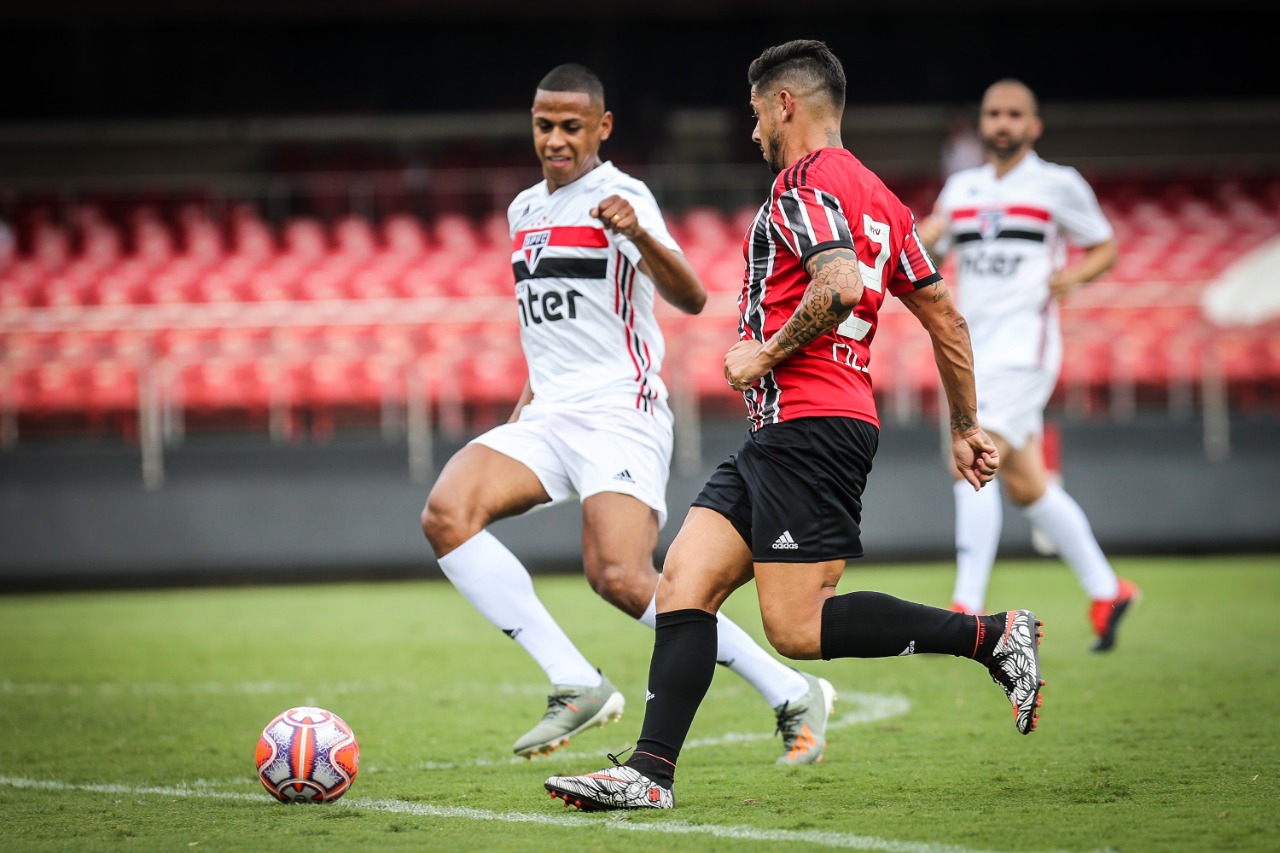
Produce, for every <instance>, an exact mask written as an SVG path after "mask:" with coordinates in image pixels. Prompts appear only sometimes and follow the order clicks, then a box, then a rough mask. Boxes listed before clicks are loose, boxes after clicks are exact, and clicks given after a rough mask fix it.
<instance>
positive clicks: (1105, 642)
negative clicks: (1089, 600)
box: [1089, 578, 1142, 652]
mask: <svg viewBox="0 0 1280 853" xmlns="http://www.w3.org/2000/svg"><path fill="white" fill-rule="evenodd" d="M1141 600H1142V590H1140V589H1138V587H1136V586H1135V585H1134V584H1133V582H1132V581H1127V580H1125V579H1124V578H1120V592H1119V593H1118V594H1117V595H1116V597H1115V598H1112V599H1110V600H1101V601H1095V602H1093V604H1092V606H1091V607H1090V608H1089V621H1091V622H1092V623H1093V632H1094V633H1095V634H1097V635H1098V639H1097V640H1096V641H1095V642H1094V644H1093V650H1094V651H1095V652H1106V651H1110V650H1111V649H1112V648H1113V647H1114V646H1115V644H1116V629H1117V628H1119V627H1120V620H1121V619H1123V618H1124V615H1125V614H1126V613H1127V612H1128V611H1129V609H1130V608H1131V607H1135V606H1136V605H1137V604H1138V602H1139V601H1141Z"/></svg>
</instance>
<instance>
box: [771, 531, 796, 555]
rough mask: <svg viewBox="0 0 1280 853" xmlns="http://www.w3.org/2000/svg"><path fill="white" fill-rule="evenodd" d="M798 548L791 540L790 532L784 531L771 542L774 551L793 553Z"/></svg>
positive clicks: (794, 541)
mask: <svg viewBox="0 0 1280 853" xmlns="http://www.w3.org/2000/svg"><path fill="white" fill-rule="evenodd" d="M799 548H800V546H799V545H797V544H796V540H794V539H792V538H791V531H790V530H784V531H782V535H781V536H779V537H778V538H777V539H775V540H773V550H775V551H795V550H798V549H799Z"/></svg>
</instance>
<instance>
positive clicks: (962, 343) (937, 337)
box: [902, 280, 978, 434]
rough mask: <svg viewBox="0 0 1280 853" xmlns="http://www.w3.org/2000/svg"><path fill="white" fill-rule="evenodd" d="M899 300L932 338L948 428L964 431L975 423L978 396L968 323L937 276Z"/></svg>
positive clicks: (971, 427)
mask: <svg viewBox="0 0 1280 853" xmlns="http://www.w3.org/2000/svg"><path fill="white" fill-rule="evenodd" d="M902 301H903V304H905V305H906V306H907V308H908V309H909V310H910V311H911V313H912V314H914V315H915V316H916V319H917V320H919V321H920V325H922V326H924V328H925V331H927V332H928V333H929V337H930V339H931V340H932V341H933V360H934V361H935V362H936V363H937V366H938V375H939V377H940V378H941V379H942V388H943V391H945V392H946V395H947V410H948V412H950V421H951V430H952V432H954V433H956V434H964V433H966V432H968V431H970V430H973V429H974V428H976V427H977V425H978V396H977V393H976V392H975V390H974V383H973V348H972V347H971V346H970V343H969V324H968V323H966V322H965V319H964V316H963V315H962V314H961V313H960V309H959V308H958V307H957V306H956V304H955V300H953V299H952V298H951V291H949V290H948V289H947V285H946V283H945V282H943V281H941V280H939V281H935V282H934V283H933V284H927V285H925V286H924V287H921V288H919V289H918V290H915V291H912V292H911V293H907V294H904V295H903V297H902Z"/></svg>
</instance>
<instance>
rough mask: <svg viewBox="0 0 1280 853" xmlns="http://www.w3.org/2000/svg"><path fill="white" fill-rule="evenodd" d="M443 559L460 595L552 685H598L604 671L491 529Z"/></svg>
mask: <svg viewBox="0 0 1280 853" xmlns="http://www.w3.org/2000/svg"><path fill="white" fill-rule="evenodd" d="M439 563H440V570H441V571H443V572H444V574H445V577H447V578H448V579H449V581H450V582H451V583H452V584H453V585H454V587H456V588H457V590H458V592H460V593H462V597H463V598H465V599H466V600H467V601H469V602H470V603H471V606H472V607H474V608H475V609H476V610H477V611H479V613H480V615H481V616H483V617H484V618H486V619H488V620H489V622H490V623H492V624H493V626H494V627H495V628H498V629H499V630H501V631H502V632H503V633H504V634H506V635H507V636H509V637H511V639H513V640H515V641H516V642H517V643H519V644H520V647H521V648H523V649H524V650H525V651H526V652H528V653H529V656H530V657H532V658H533V659H534V660H535V661H536V662H537V664H538V666H540V667H542V671H543V672H545V673H546V674H547V678H548V679H550V681H551V683H552V684H572V685H582V686H586V687H595V686H596V685H598V684H599V683H600V673H599V672H598V671H597V670H596V668H595V667H594V666H592V665H591V664H590V663H589V662H588V661H587V659H586V658H585V657H583V656H582V653H581V652H579V651H578V649H577V647H576V646H574V644H573V642H572V641H570V639H569V637H568V636H566V635H565V633H564V631H562V630H561V629H560V626H559V625H557V624H556V621H555V620H554V619H552V618H551V614H550V613H548V612H547V609H546V608H545V607H543V605H542V602H541V601H539V600H538V596H537V593H535V592H534V591H533V578H531V577H529V572H528V570H527V569H525V567H524V566H523V565H522V564H521V563H520V561H519V560H518V559H516V556H515V554H512V553H511V552H510V551H509V550H507V547H506V546H505V545H503V544H502V543H501V542H499V541H498V539H497V537H495V536H494V535H493V534H492V533H490V532H489V531H487V530H481V531H480V532H479V533H477V534H476V535H475V536H472V537H471V538H470V539H468V540H467V541H466V542H463V543H462V544H461V545H459V546H458V547H457V548H455V549H454V550H452V551H450V552H449V553H448V554H445V555H444V556H443V557H441V558H440V560H439Z"/></svg>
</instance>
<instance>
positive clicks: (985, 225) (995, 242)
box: [934, 151, 1113, 373]
mask: <svg viewBox="0 0 1280 853" xmlns="http://www.w3.org/2000/svg"><path fill="white" fill-rule="evenodd" d="M934 213H935V214H937V215H940V216H942V217H943V218H944V219H945V220H946V222H947V230H946V232H945V234H944V236H943V238H942V239H941V240H939V242H938V244H937V246H936V247H935V248H936V249H937V252H938V254H939V256H941V255H943V254H945V253H946V252H947V251H948V250H949V249H951V248H954V249H955V252H956V274H957V278H958V280H957V282H956V289H957V291H958V296H957V299H958V302H959V307H960V311H961V313H962V314H964V317H965V320H966V321H968V324H969V335H970V338H971V340H972V341H973V357H974V367H975V369H976V370H978V371H980V372H981V371H984V370H988V369H992V368H995V369H1008V368H1015V369H1018V368H1040V369H1045V370H1050V371H1053V372H1054V373H1056V372H1057V370H1058V368H1059V366H1060V365H1061V362H1062V331H1061V328H1060V327H1059V325H1058V305H1057V301H1056V300H1054V299H1051V298H1050V296H1049V277H1050V276H1051V275H1052V274H1053V273H1054V272H1055V271H1056V270H1058V269H1059V268H1061V267H1062V266H1063V265H1064V264H1065V263H1066V260H1067V244H1068V242H1070V243H1071V244H1072V245H1078V246H1086V247H1088V246H1096V245H1097V244H1099V243H1102V242H1105V241H1106V240H1109V239H1110V238H1111V236H1112V233H1113V232H1112V229H1111V223H1110V222H1108V221H1107V218H1106V216H1105V215H1104V214H1103V213H1102V209H1101V208H1100V207H1099V206H1098V200H1097V198H1096V196H1095V195H1094V193H1093V190H1092V189H1091V188H1090V186H1089V184H1088V183H1087V182H1086V181H1085V179H1084V178H1083V177H1082V176H1081V175H1080V173H1079V172H1077V171H1076V170H1075V169H1073V168H1071V167H1070V166H1063V165H1059V164H1057V163H1049V162H1046V161H1045V160H1042V159H1041V158H1040V157H1039V156H1038V155H1037V154H1036V153H1035V152H1034V151H1030V152H1028V153H1027V155H1026V156H1025V157H1024V158H1023V159H1022V162H1020V163H1019V164H1018V165H1017V166H1015V167H1014V168H1013V170H1012V171H1011V172H1009V173H1008V174H1007V175H1005V176H1004V177H1003V178H996V172H995V167H994V166H992V165H990V164H987V165H984V166H978V167H976V168H972V169H964V170H962V171H959V172H956V173H955V174H953V175H952V176H951V177H949V178H948V179H947V181H946V183H945V184H944V185H943V187H942V192H941V193H940V194H939V196H938V201H937V204H936V205H935V207H934Z"/></svg>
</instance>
